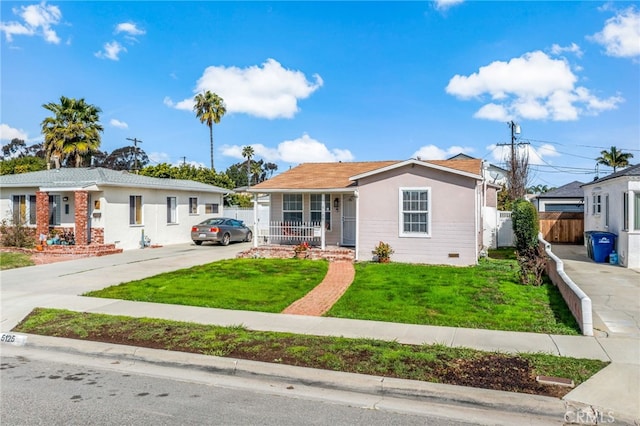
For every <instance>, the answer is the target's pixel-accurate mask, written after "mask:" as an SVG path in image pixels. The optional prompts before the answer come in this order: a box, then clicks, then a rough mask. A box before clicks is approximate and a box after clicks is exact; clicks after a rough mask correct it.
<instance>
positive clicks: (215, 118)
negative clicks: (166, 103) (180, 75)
mask: <svg viewBox="0 0 640 426" xmlns="http://www.w3.org/2000/svg"><path fill="white" fill-rule="evenodd" d="M193 100H194V101H195V104H194V105H193V110H194V111H195V113H196V117H198V118H199V119H200V122H201V123H206V124H207V126H209V138H210V140H211V170H215V169H214V167H213V123H215V124H218V123H220V119H222V116H223V115H224V114H225V113H226V112H227V109H226V108H225V106H224V99H222V98H221V97H220V96H218V95H216V94H215V93H212V92H210V91H208V90H207V91H206V92H203V93H198V94H197V95H196V97H195V98H193Z"/></svg>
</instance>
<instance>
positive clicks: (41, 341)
mask: <svg viewBox="0 0 640 426" xmlns="http://www.w3.org/2000/svg"><path fill="white" fill-rule="evenodd" d="M26 336H27V343H26V345H25V346H27V347H31V348H35V349H40V350H46V351H57V352H63V353H69V354H75V355H85V356H91V357H100V358H108V359H114V360H116V359H117V360H119V361H133V362H142V363H147V364H152V365H156V366H160V367H174V368H182V369H189V370H197V371H202V372H205V373H212V374H218V375H226V376H235V377H240V378H249V379H264V380H274V381H280V382H287V383H288V384H299V385H305V386H313V387H319V388H324V389H332V390H340V391H346V392H356V393H361V394H368V395H375V396H386V397H395V398H404V399H413V400H418V401H424V402H434V403H439V404H445V405H457V406H460V405H463V406H467V407H476V408H483V409H490V410H497V411H502V412H509V413H518V414H523V415H527V416H535V417H539V418H546V419H548V420H549V421H559V422H561V421H562V419H563V418H564V415H565V413H566V411H567V408H566V407H567V406H566V404H565V402H564V401H562V400H560V399H556V398H552V397H546V396H539V395H530V394H519V393H514V392H505V391H496V390H490V389H481V388H472V387H464V386H454V385H447V384H441V383H429V382H421V381H416V380H402V379H395V378H389V377H381V376H370V375H365V374H356V373H344V372H337V371H330V370H320V369H314V368H306V367H296V366H289V365H283V364H276V363H266V362H258V361H249V360H243V359H234V358H223V357H217V356H208V355H199V354H192V353H186V352H173V351H166V350H162V349H149V348H143V347H134V346H125V345H116V344H108V343H101V342H91V341H85V340H74V339H66V338H58V337H48V336H39V335H32V334H26Z"/></svg>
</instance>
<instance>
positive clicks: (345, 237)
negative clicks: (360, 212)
mask: <svg viewBox="0 0 640 426" xmlns="http://www.w3.org/2000/svg"><path fill="white" fill-rule="evenodd" d="M342 245H343V246H355V245H356V198H355V197H354V196H353V195H343V196H342Z"/></svg>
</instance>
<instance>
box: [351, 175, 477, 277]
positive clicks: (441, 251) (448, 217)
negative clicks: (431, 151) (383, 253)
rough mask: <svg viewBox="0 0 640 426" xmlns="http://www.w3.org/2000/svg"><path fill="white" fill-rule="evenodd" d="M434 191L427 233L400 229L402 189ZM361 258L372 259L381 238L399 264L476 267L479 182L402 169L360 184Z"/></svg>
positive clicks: (359, 250) (459, 177)
mask: <svg viewBox="0 0 640 426" xmlns="http://www.w3.org/2000/svg"><path fill="white" fill-rule="evenodd" d="M401 187H428V188H430V191H431V203H430V206H429V214H430V216H431V227H430V229H431V234H430V236H429V237H404V236H401V235H400V233H399V226H400V223H399V209H400V206H399V196H400V195H399V188H401ZM358 191H359V208H360V216H359V229H358V236H359V247H358V259H360V260H371V259H372V254H371V250H373V248H374V247H375V246H376V245H377V244H378V242H380V241H384V242H386V243H389V244H390V245H391V247H392V248H393V249H394V250H395V253H394V254H393V255H392V260H393V261H397V262H411V263H429V264H446V265H456V266H464V265H473V264H475V263H476V262H477V247H476V237H477V232H478V229H477V221H478V220H479V219H478V218H477V217H476V214H475V212H476V201H477V200H476V198H477V192H476V191H477V186H476V180H475V179H472V178H468V177H464V176H460V175H453V174H451V173H446V172H443V171H439V170H433V169H428V168H423V167H410V166H407V167H402V168H399V169H394V170H390V171H388V172H385V173H380V174H377V175H374V176H370V177H367V178H364V179H361V181H360V182H359V188H358Z"/></svg>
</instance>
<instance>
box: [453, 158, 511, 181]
mask: <svg viewBox="0 0 640 426" xmlns="http://www.w3.org/2000/svg"><path fill="white" fill-rule="evenodd" d="M475 159H476V158H475V157H472V156H470V155H467V154H462V153H460V154H457V155H454V156H453V157H450V158H448V160H475ZM507 173H508V172H507V170H505V169H503V168H502V167H498V166H496V165H494V164H491V163H487V162H485V163H483V166H482V176H483V177H484V178H485V180H486V181H487V182H488V183H492V184H494V185H499V186H502V185H506V184H507Z"/></svg>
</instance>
